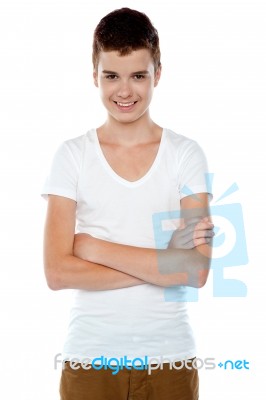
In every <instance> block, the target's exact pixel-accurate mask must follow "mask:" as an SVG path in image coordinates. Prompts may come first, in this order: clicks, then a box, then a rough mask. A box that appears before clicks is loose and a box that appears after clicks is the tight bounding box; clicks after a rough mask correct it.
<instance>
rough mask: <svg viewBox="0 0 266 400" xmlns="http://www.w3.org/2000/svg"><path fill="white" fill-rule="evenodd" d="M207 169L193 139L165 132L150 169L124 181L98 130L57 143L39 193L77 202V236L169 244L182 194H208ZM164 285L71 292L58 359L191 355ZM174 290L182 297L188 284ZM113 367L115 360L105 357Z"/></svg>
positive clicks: (187, 331) (185, 325)
mask: <svg viewBox="0 0 266 400" xmlns="http://www.w3.org/2000/svg"><path fill="white" fill-rule="evenodd" d="M206 173H207V162H206V158H205V156H204V153H203V151H202V149H201V148H200V146H199V145H198V144H197V142H196V141H194V140H191V139H189V138H187V137H185V136H183V135H180V134H177V133H175V132H173V131H171V130H169V129H163V133H162V139H161V143H160V146H159V150H158V153H157V156H156V158H155V160H154V163H153V164H152V166H151V168H150V169H149V171H148V172H147V173H146V174H145V175H144V176H143V177H142V178H140V179H138V180H137V181H134V182H130V181H127V180H126V179H123V178H122V177H120V176H119V175H117V174H116V173H115V172H114V170H113V169H112V168H111V167H110V165H109V164H108V162H107V160H106V159H105V157H104V154H103V152H102V150H101V146H100V144H99V141H98V136H97V132H96V129H91V130H89V131H88V132H87V133H86V134H85V135H82V136H79V137H77V138H74V139H71V140H67V141H65V142H64V143H63V144H62V145H61V146H60V147H59V149H58V150H57V152H56V154H55V157H54V160H53V163H52V167H51V171H50V175H49V177H48V178H47V181H46V183H45V185H44V188H43V191H42V195H43V197H45V198H47V195H48V194H54V195H59V196H64V197H67V198H70V199H73V200H75V201H76V202H77V212H76V232H77V233H78V232H83V233H88V234H90V235H92V236H94V237H97V238H99V239H104V240H108V241H112V242H116V243H120V244H127V245H132V246H138V247H146V248H155V247H156V246H157V248H158V243H159V245H160V248H166V247H167V245H168V241H169V239H170V237H171V233H172V231H173V230H174V229H177V227H178V220H177V218H176V212H177V213H178V210H180V199H182V198H183V197H185V196H187V195H188V194H191V193H200V192H208V189H207V184H206V179H205V174H206ZM182 189H183V190H182ZM165 290H167V289H166V288H164V287H160V286H156V285H153V284H149V283H147V284H142V285H138V286H133V287H128V288H121V289H115V290H102V291H90V290H76V289H75V290H74V304H73V307H72V310H71V313H70V323H69V329H68V335H67V338H66V341H65V345H64V349H63V354H62V356H63V358H64V359H73V358H77V359H78V360H80V362H82V360H84V359H88V358H89V359H91V360H92V359H95V358H98V357H101V356H104V357H105V358H106V360H109V359H110V358H112V357H114V358H116V359H120V358H121V357H124V356H126V357H127V359H131V360H132V359H134V358H141V359H144V357H145V356H146V360H150V358H151V357H156V358H159V357H162V356H163V357H164V358H167V359H168V360H170V361H171V360H176V359H181V360H182V359H185V358H191V357H195V353H196V350H195V343H194V337H193V332H192V330H191V327H190V323H189V319H188V315H187V307H186V303H185V302H184V301H176V300H173V298H172V300H171V301H167V298H166V297H165ZM174 290H175V291H176V293H177V295H179V296H180V295H182V293H184V291H186V287H176V288H175V289H174ZM182 299H183V298H182ZM112 364H116V361H114V362H112V360H110V362H109V365H112ZM128 365H132V364H131V363H130V362H128ZM134 365H140V363H139V362H138V361H137V360H135V361H134Z"/></svg>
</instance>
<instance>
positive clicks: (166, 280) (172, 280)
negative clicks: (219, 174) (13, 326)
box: [43, 8, 213, 400]
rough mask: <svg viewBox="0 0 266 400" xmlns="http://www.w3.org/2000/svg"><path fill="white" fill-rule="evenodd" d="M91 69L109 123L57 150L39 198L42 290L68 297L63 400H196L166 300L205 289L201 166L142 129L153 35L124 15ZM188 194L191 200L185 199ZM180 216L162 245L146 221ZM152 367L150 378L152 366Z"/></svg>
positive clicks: (179, 316)
mask: <svg viewBox="0 0 266 400" xmlns="http://www.w3.org/2000/svg"><path fill="white" fill-rule="evenodd" d="M93 67H94V72H93V78H94V83H95V85H96V86H97V87H98V88H99V91H100V95H101V99H102V102H103V105H104V107H105V108H106V111H107V118H106V121H105V122H104V124H103V125H101V126H100V127H99V128H97V129H91V130H89V131H88V132H87V133H86V134H85V135H83V136H79V137H77V138H75V139H71V140H68V141H66V142H64V143H63V144H62V145H61V146H60V148H59V149H58V151H57V153H56V155H55V158H54V161H53V165H52V169H51V173H50V176H49V178H48V179H47V182H46V184H45V186H44V190H43V196H46V197H47V198H48V199H49V201H48V211H47V220H46V227H45V240H44V265H45V274H46V279H47V283H48V286H49V287H50V288H51V289H53V290H60V289H67V288H71V289H76V290H75V301H74V305H73V308H72V311H71V321H70V324H69V332H68V336H67V340H66V343H65V346H64V352H63V359H64V360H65V362H64V365H63V367H64V368H63V371H62V376H61V384H60V394H61V400H80V399H93V400H102V399H106V400H109V399H110V400H111V399H112V400H114V399H115V400H126V399H133V398H134V399H150V400H158V399H167V400H172V399H179V400H195V399H198V374H197V369H196V368H195V365H194V366H193V367H192V366H191V365H193V364H192V362H193V359H194V358H195V346H194V339H193V334H192V331H191V328H190V325H189V321H188V317H187V313H186V307H185V302H183V301H182V302H181V301H179V302H177V301H166V300H165V297H164V294H165V289H166V288H167V287H169V288H170V287H172V288H173V289H174V290H175V291H176V292H177V293H179V295H180V296H181V297H182V295H183V294H184V290H185V287H186V286H192V287H202V286H203V285H204V284H205V282H206V280H207V276H208V271H209V266H210V257H211V247H210V245H209V244H210V243H211V240H212V236H213V225H212V224H211V223H210V222H209V218H208V215H209V213H208V192H207V189H206V185H205V179H204V174H205V173H206V172H207V165H206V160H205V157H204V154H203V153H202V150H201V149H200V147H199V146H198V145H197V143H196V142H195V141H193V140H191V139H188V138H186V137H184V136H182V135H179V134H176V133H174V132H172V131H171V130H169V129H166V128H162V127H160V126H159V125H157V124H156V123H155V122H154V121H153V120H152V119H151V117H150V114H149V104H150V102H151V99H152V94H153V89H154V88H155V87H156V86H157V84H158V82H159V79H160V75H161V62H160V49H159V38H158V34H157V31H156V29H155V28H154V27H153V25H152V24H151V21H150V20H149V18H148V17H147V16H146V15H145V14H143V13H140V12H138V11H135V10H131V9H128V8H122V9H120V10H115V11H113V12H111V13H110V14H108V15H106V16H105V17H104V18H103V19H102V20H101V21H100V23H99V24H98V26H97V27H96V30H95V33H94V41H93ZM184 186H188V187H189V188H190V190H191V191H192V192H193V193H196V195H185V194H184V193H182V188H183V187H184ZM176 210H181V213H182V217H183V226H182V229H181V227H179V229H176V228H177V226H176V225H175V224H174V222H173V218H172V231H174V233H173V235H172V237H168V238H167V237H165V236H164V235H162V234H160V228H156V224H155V225H154V227H153V217H156V215H157V216H158V215H160V214H159V213H165V212H166V213H169V214H168V215H169V216H168V219H169V220H170V223H171V214H170V213H171V212H173V211H176ZM166 219H167V218H166ZM158 238H159V240H160V242H161V245H160V248H159V249H158V248H156V247H158V246H156V241H157V239H158ZM169 239H171V240H169ZM156 357H157V358H156ZM160 357H161V358H162V357H163V363H162V364H161V366H160V368H158V362H157V361H156V362H157V364H154V363H151V362H150V361H154V360H157V359H158V361H159V360H160ZM96 359H97V360H96ZM103 360H105V362H106V363H107V365H108V367H107V365H106V364H105V365H104V367H103V365H101V363H102V362H103ZM117 360H120V364H119V368H118V370H116V372H115V373H114V366H115V365H116V366H117ZM122 360H123V363H124V364H123V367H122ZM177 360H178V361H177ZM184 360H185V361H186V363H187V364H186V365H184V363H183V361H184ZM96 361H97V362H96ZM99 361H100V364H99ZM148 363H149V364H150V368H153V370H152V371H150V370H149V371H147V364H148ZM171 363H172V365H173V367H172V368H170V364H171Z"/></svg>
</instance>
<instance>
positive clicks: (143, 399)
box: [60, 359, 199, 400]
mask: <svg viewBox="0 0 266 400" xmlns="http://www.w3.org/2000/svg"><path fill="white" fill-rule="evenodd" d="M192 361H193V359H191V360H187V366H188V368H187V367H186V366H183V364H182V363H181V362H175V363H174V365H175V367H176V369H175V368H174V366H173V365H172V369H171V368H170V364H169V363H164V364H163V368H162V369H161V368H160V367H159V368H158V369H154V370H152V371H150V373H149V371H148V370H147V369H136V368H131V369H127V368H125V367H124V368H123V369H120V370H119V371H118V372H117V373H116V374H115V373H114V370H113V369H110V368H109V367H108V368H107V369H104V367H102V368H101V369H98V370H97V369H94V368H91V369H84V368H82V366H81V364H77V365H79V366H80V368H79V369H73V368H72V367H71V366H70V362H68V361H66V362H65V363H64V367H63V369H62V375H61V381H60V396H61V397H60V399H61V400H198V398H199V378H198V370H197V369H196V368H194V367H193V366H192ZM151 365H152V366H154V365H155V366H156V365H157V364H151ZM157 366H158V365H157Z"/></svg>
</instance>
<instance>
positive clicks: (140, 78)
mask: <svg viewBox="0 0 266 400" xmlns="http://www.w3.org/2000/svg"><path fill="white" fill-rule="evenodd" d="M134 78H135V79H136V80H137V81H141V80H142V79H145V75H142V74H136V75H134Z"/></svg>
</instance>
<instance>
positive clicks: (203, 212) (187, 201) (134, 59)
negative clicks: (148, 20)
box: [44, 49, 213, 290]
mask: <svg viewBox="0 0 266 400" xmlns="http://www.w3.org/2000/svg"><path fill="white" fill-rule="evenodd" d="M140 71H141V73H140ZM160 76H161V69H158V70H157V71H155V70H154V65H153V61H152V57H151V55H150V52H149V51H148V50H146V49H141V50H137V51H134V52H132V53H131V54H129V55H127V56H122V57H121V56H120V55H119V54H118V53H117V52H114V51H111V52H101V53H100V56H99V62H98V66H97V70H95V71H94V73H93V79H94V83H95V85H96V87H98V88H99V93H100V97H101V100H102V102H103V105H104V107H105V109H106V111H107V118H106V121H105V123H104V124H103V125H102V126H100V127H99V128H98V129H97V134H98V139H99V142H100V145H101V148H102V151H103V153H104V156H105V157H106V160H107V161H108V163H109V165H110V166H111V168H112V169H113V170H114V171H115V172H116V173H117V174H118V175H120V176H121V177H123V178H124V179H127V180H128V181H132V182H133V181H136V180H138V179H140V178H141V177H142V176H144V175H145V174H146V172H147V171H148V170H149V168H150V166H151V165H152V163H153V161H154V159H155V157H156V154H157V151H158V148H159V145H160V139H161V135H162V127H160V126H159V125H157V124H156V123H154V122H153V121H152V119H151V117H150V114H149V105H150V102H151V100H152V95H153V90H154V88H155V87H156V86H157V84H158V82H159V80H160ZM121 103H123V104H130V103H134V105H133V106H130V107H129V108H124V107H123V108H122V107H121V106H119V104H121ZM180 204H181V211H182V212H183V217H184V218H183V225H182V226H181V228H179V229H178V230H176V231H175V232H174V233H173V236H172V239H171V241H170V243H169V246H168V249H165V250H156V249H146V248H138V247H134V246H127V245H121V244H117V243H112V242H108V241H104V240H100V239H96V238H94V237H92V236H90V235H88V234H77V235H75V214H76V202H75V201H73V200H71V199H68V198H65V197H61V196H55V195H50V196H49V200H48V209H47V217H46V224H45V232H44V267H45V275H46V279H47V283H48V286H49V287H50V288H51V289H52V290H59V289H66V288H74V289H85V290H108V289H118V288H124V287H130V286H135V285H140V284H145V283H150V284H154V285H158V286H164V287H169V286H173V285H187V286H193V287H202V286H204V284H205V283H206V281H207V277H208V273H209V268H210V259H211V246H210V244H211V240H212V236H213V225H212V224H211V222H210V218H209V204H208V197H207V194H206V193H200V194H197V199H195V198H194V197H193V196H187V197H185V198H183V199H182V200H181V203H180ZM164 266H166V267H165V269H164Z"/></svg>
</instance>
